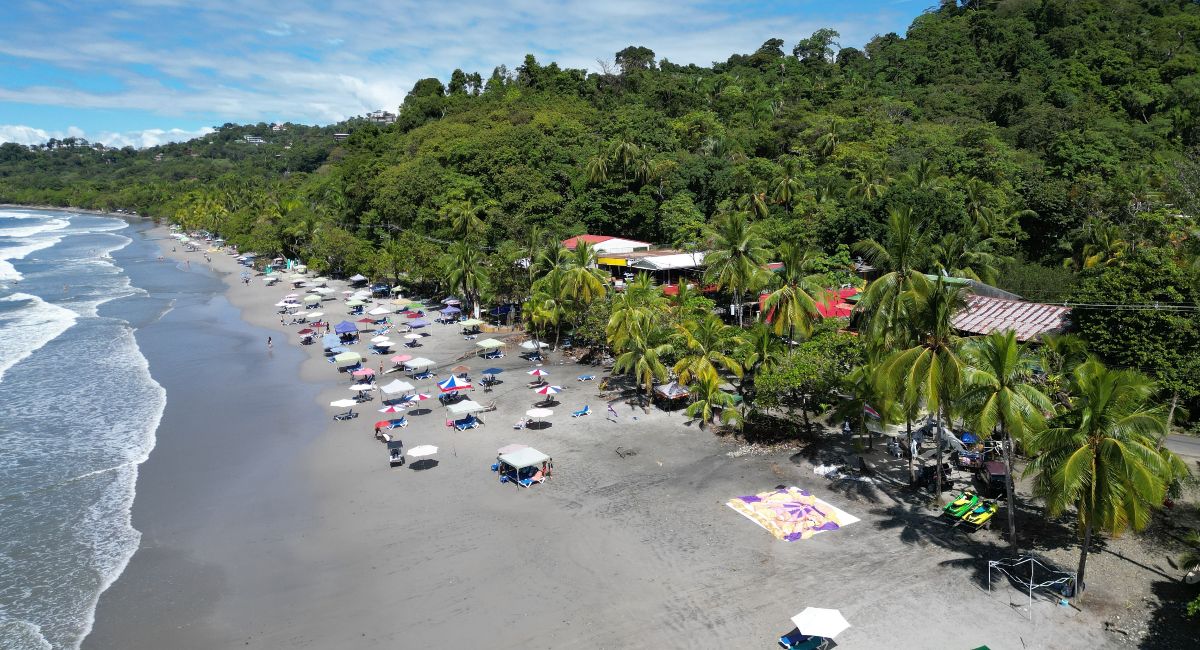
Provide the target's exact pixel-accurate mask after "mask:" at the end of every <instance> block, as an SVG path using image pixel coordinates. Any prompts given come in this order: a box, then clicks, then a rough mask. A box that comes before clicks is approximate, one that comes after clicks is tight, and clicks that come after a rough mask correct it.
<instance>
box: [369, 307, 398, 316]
mask: <svg viewBox="0 0 1200 650" xmlns="http://www.w3.org/2000/svg"><path fill="white" fill-rule="evenodd" d="M367 313H368V314H370V315H372V316H383V315H385V314H390V313H392V310H390V309H388V308H387V307H376V308H375V309H372V310H371V311H369V312H367Z"/></svg>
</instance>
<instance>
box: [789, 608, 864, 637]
mask: <svg viewBox="0 0 1200 650" xmlns="http://www.w3.org/2000/svg"><path fill="white" fill-rule="evenodd" d="M792 623H793V624H794V625H795V626H796V629H797V630H799V631H800V634H803V635H806V636H819V637H821V638H825V639H832V638H833V637H835V636H837V635H839V634H841V633H842V632H844V631H845V630H846V628H848V627H850V623H849V622H847V621H846V617H844V616H842V613H841V612H839V611H838V610H836V609H825V608H822V607H805V608H804V611H803V612H800V613H799V614H796V615H795V616H793V617H792Z"/></svg>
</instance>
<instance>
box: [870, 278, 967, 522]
mask: <svg viewBox="0 0 1200 650" xmlns="http://www.w3.org/2000/svg"><path fill="white" fill-rule="evenodd" d="M904 302H908V303H911V306H910V307H909V308H908V309H907V310H906V312H907V313H908V315H909V318H910V319H912V329H913V333H914V335H915V337H914V338H915V340H916V342H917V343H916V345H914V346H913V347H911V348H909V349H907V350H901V351H899V352H895V353H893V354H892V355H891V356H890V357H889V358H888V359H887V360H886V361H885V362H884V365H883V373H884V376H885V377H886V382H887V385H888V386H891V387H895V388H899V389H900V390H899V392H901V393H902V395H903V400H904V402H905V404H904V406H905V407H906V409H907V410H909V412H911V411H912V409H914V408H916V406H917V405H918V404H921V405H924V407H925V409H926V410H927V411H929V412H930V413H932V414H934V416H935V417H936V418H937V464H938V467H941V465H942V446H943V441H942V435H943V432H942V426H943V423H945V422H948V421H949V420H948V416H949V413H950V412H951V411H952V409H951V408H950V403H949V402H950V400H951V399H952V398H953V397H954V395H955V394H956V393H957V391H958V389H959V386H960V382H961V380H962V375H963V365H964V364H963V360H962V358H961V357H960V356H959V346H960V340H959V337H958V336H957V335H956V334H955V333H954V326H953V325H952V324H951V319H952V317H953V316H954V314H955V313H956V312H957V311H958V310H959V309H961V308H962V307H963V305H964V299H963V289H962V288H961V287H955V286H951V285H947V284H946V283H945V280H944V279H943V278H941V277H939V278H938V279H937V281H936V282H934V283H933V284H926V285H924V286H922V287H918V288H916V289H914V290H912V291H909V292H906V293H905V295H904ZM934 474H935V475H936V476H937V485H936V492H935V494H936V498H937V499H938V500H940V499H941V497H942V473H941V472H940V471H938V472H935V473H934Z"/></svg>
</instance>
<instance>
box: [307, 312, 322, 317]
mask: <svg viewBox="0 0 1200 650" xmlns="http://www.w3.org/2000/svg"><path fill="white" fill-rule="evenodd" d="M324 315H325V312H323V311H310V312H308V317H309V318H320V317H322V316H324Z"/></svg>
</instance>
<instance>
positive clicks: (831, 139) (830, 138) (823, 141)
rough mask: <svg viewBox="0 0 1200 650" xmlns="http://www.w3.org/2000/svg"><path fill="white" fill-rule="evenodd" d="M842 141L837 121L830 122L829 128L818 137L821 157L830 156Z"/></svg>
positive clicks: (818, 151)
mask: <svg viewBox="0 0 1200 650" xmlns="http://www.w3.org/2000/svg"><path fill="white" fill-rule="evenodd" d="M839 141H840V138H839V134H838V125H837V122H830V123H829V128H828V129H827V130H826V131H825V133H822V134H821V137H819V138H817V142H816V144H817V153H818V154H820V156H821V158H829V157H830V156H832V155H833V154H834V152H835V151H836V150H837V146H838V142H839Z"/></svg>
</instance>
